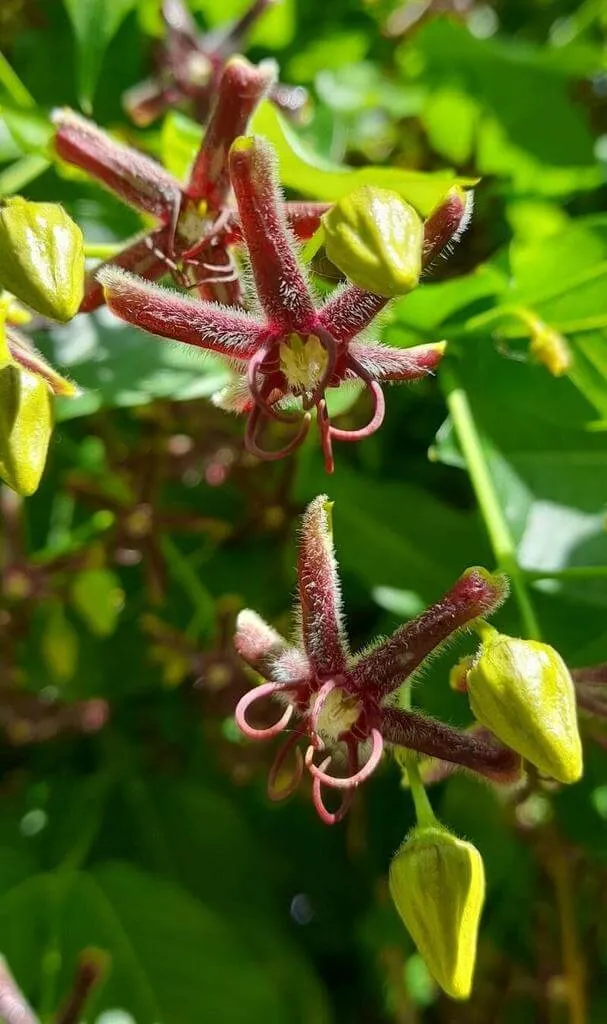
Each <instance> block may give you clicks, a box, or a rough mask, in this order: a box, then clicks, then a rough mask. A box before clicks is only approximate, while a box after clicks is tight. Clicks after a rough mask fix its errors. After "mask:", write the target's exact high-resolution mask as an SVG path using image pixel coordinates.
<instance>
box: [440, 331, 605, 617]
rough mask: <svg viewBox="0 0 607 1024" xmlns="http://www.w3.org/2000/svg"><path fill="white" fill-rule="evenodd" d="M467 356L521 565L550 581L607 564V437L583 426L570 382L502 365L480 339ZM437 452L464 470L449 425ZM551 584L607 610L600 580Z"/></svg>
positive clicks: (465, 365)
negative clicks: (575, 569) (561, 574)
mask: <svg viewBox="0 0 607 1024" xmlns="http://www.w3.org/2000/svg"><path fill="white" fill-rule="evenodd" d="M461 355H462V358H461V367H460V377H461V379H463V380H465V386H466V390H467V392H468V394H469V400H470V404H471V406H472V411H473V414H474V418H475V421H476V423H477V425H478V427H479V431H480V433H481V436H482V438H483V440H484V449H485V456H486V459H487V462H488V465H489V469H490V472H491V477H492V480H493V483H494V486H495V488H496V491H497V494H498V498H499V500H500V504H501V506H502V508H503V510H504V513H505V516H506V519H507V521H508V523H509V525H510V528H511V531H512V534H513V536H514V539H515V541H516V543H517V547H518V558H519V561H520V563H521V565H522V566H523V567H524V568H525V569H527V570H531V571H533V572H536V573H537V572H542V571H545V572H546V573H548V574H550V573H552V572H559V571H561V570H563V569H567V568H570V567H582V566H591V567H593V566H599V565H605V566H607V532H606V531H605V528H604V517H605V511H604V505H605V488H604V485H603V481H604V479H605V476H606V474H607V435H606V434H601V433H591V432H589V431H586V430H584V429H582V428H583V425H584V420H585V419H586V418H587V415H586V416H584V404H583V403H584V400H583V399H582V398H581V396H580V395H579V394H578V393H577V391H576V390H575V388H574V386H573V384H572V383H571V382H570V381H568V380H567V379H566V378H561V379H559V380H556V379H555V378H552V377H550V376H549V375H548V374H547V373H546V372H545V370H543V368H541V367H535V366H531V365H527V364H524V363H520V362H515V361H513V360H508V359H504V358H503V357H501V356H500V355H499V353H497V352H496V350H495V348H494V347H493V346H492V345H490V344H489V345H488V344H487V340H486V339H484V338H482V339H472V338H470V339H468V340H467V341H466V343H465V345H463V346H462V348H461ZM514 410H516V411H514ZM435 453H436V455H437V456H438V457H440V458H441V459H442V460H443V461H444V462H447V463H449V464H451V465H453V464H458V462H459V453H458V452H457V448H456V446H455V445H454V440H453V436H452V433H451V430H450V428H443V429H442V430H441V431H440V432H439V434H438V436H437V443H436V448H435ZM460 464H461V463H460ZM546 587H547V588H548V589H549V590H550V592H555V593H556V592H561V591H562V592H563V593H567V594H572V595H573V594H575V596H576V597H577V598H578V599H582V600H585V601H589V602H592V603H598V604H600V605H603V606H604V605H605V604H607V591H606V588H605V585H604V580H600V579H594V580H591V579H588V580H584V579H582V580H580V581H575V580H566V581H551V582H550V584H547V585H545V586H544V589H546Z"/></svg>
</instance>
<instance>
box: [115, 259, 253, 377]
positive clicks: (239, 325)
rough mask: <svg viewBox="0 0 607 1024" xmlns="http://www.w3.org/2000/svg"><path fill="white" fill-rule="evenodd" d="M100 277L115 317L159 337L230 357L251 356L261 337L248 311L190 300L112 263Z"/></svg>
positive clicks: (245, 357) (244, 357)
mask: <svg viewBox="0 0 607 1024" xmlns="http://www.w3.org/2000/svg"><path fill="white" fill-rule="evenodd" d="M99 281H100V282H101V284H102V285H103V289H104V292H105V299H106V302H107V304H108V306H109V308H110V309H111V310H112V312H113V313H115V314H116V316H119V317H120V318H121V319H122V320H126V321H127V322H128V323H131V324H135V326H136V327H141V328H142V329H143V330H144V331H149V332H150V333H151V334H156V335H159V336H160V337H161V338H171V339H173V340H175V341H183V342H185V344H187V345H195V346H197V347H199V348H204V349H208V350H209V351H211V352H218V353H219V354H220V355H223V356H227V357H228V358H229V359H249V358H250V357H251V356H252V355H253V354H254V353H255V351H256V350H257V348H258V347H259V345H260V344H261V341H262V340H263V334H264V332H263V328H261V327H260V326H259V325H258V324H257V323H256V322H255V320H253V318H252V317H250V316H248V315H247V314H246V313H239V312H233V311H232V310H229V309H226V308H225V307H223V306H219V305H216V304H215V303H213V302H201V301H197V300H195V299H190V298H188V297H187V296H186V295H180V294H179V293H178V292H173V291H170V290H169V289H168V288H160V287H159V286H157V285H153V284H148V283H147V282H146V281H142V280H141V278H138V277H135V276H134V275H133V274H127V273H126V272H125V271H124V270H118V269H117V268H116V267H106V268H105V269H104V270H102V271H100V273H99Z"/></svg>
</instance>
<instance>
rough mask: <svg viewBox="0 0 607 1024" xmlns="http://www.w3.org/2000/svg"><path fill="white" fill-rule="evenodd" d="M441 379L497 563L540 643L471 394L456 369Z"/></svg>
mask: <svg viewBox="0 0 607 1024" xmlns="http://www.w3.org/2000/svg"><path fill="white" fill-rule="evenodd" d="M441 379H442V382H443V385H444V389H445V392H446V399H447V406H448V409H449V412H450V414H451V419H452V421H453V426H454V428H455V433H456V435H457V439H458V441H459V444H460V447H461V449H462V453H463V456H464V459H465V461H466V466H467V468H468V473H469V475H470V480H471V483H472V486H473V488H474V492H475V494H476V498H477V501H478V504H479V507H480V511H481V515H482V517H483V519H484V522H485V527H486V529H487V533H488V534H489V540H490V542H491V546H492V548H493V553H494V555H495V558H496V561H497V564H498V566H499V568H500V569H502V570H503V571H504V572H505V573H507V574H508V576H509V577H510V581H511V583H512V592H513V595H514V598H515V600H516V602H517V604H518V607H519V612H520V615H521V619H522V622H523V626H524V630H525V633H526V635H527V637H529V638H530V639H532V640H539V639H540V637H541V632H540V625H539V622H538V619H537V616H536V613H535V609H534V607H533V603H532V601H531V598H530V596H529V591H528V589H527V580H526V577H525V573H524V572H523V571H522V569H521V568H520V566H519V564H518V561H517V557H516V544H515V542H514V538H513V536H512V534H511V532H510V527H509V526H508V523H507V521H506V517H505V516H504V513H503V510H502V507H501V505H500V503H499V500H498V497H497V494H496V491H495V487H494V486H493V480H492V479H491V473H490V471H489V467H488V465H487V459H486V455H485V451H484V448H483V442H482V438H481V434H480V432H479V429H478V427H477V425H476V422H475V420H474V416H473V414H472V409H471V407H470V402H469V401H468V395H467V394H466V392H465V390H464V388H463V387H462V386H461V384H460V383H459V381H458V379H457V375H456V372H455V370H454V369H453V367H452V366H448V367H445V368H443V370H442V373H441Z"/></svg>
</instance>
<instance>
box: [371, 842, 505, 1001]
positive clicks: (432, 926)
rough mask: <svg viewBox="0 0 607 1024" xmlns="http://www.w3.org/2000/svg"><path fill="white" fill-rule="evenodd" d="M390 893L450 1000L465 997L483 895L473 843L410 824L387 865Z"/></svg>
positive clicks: (480, 864) (479, 861) (480, 863)
mask: <svg viewBox="0 0 607 1024" xmlns="http://www.w3.org/2000/svg"><path fill="white" fill-rule="evenodd" d="M390 892H391V894H392V899H393V900H394V903H395V904H396V909H397V910H398V913H399V914H400V916H401V918H402V920H403V923H404V925H405V927H406V929H407V931H408V932H409V934H410V935H411V938H412V939H413V941H414V942H415V945H416V946H417V948H418V950H419V952H420V953H421V955H422V956H423V958H424V960H425V962H426V965H427V967H428V970H429V971H430V973H431V974H432V975H433V976H434V978H435V979H436V981H437V982H438V984H439V985H440V987H441V988H442V989H444V991H445V992H446V993H447V995H449V996H451V997H452V998H453V999H467V998H468V996H469V995H470V992H471V990H472V978H473V975H474V963H475V959H476V940H477V934H478V926H479V922H480V917H481V912H482V909H483V900H484V898H485V872H484V868H483V860H482V857H481V855H480V853H479V852H478V850H477V849H476V847H475V846H472V844H471V843H467V842H465V841H464V840H463V839H457V837H456V836H453V835H451V833H450V832H448V831H447V830H446V829H444V828H442V827H441V826H439V825H436V826H432V827H426V828H416V829H414V831H413V832H412V833H411V834H410V836H409V837H408V838H407V839H406V840H405V842H404V843H403V845H402V846H401V848H400V850H399V851H398V853H397V854H396V855H395V857H394V858H393V860H392V863H391V865H390Z"/></svg>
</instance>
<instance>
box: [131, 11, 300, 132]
mask: <svg viewBox="0 0 607 1024" xmlns="http://www.w3.org/2000/svg"><path fill="white" fill-rule="evenodd" d="M274 2H275V0H254V2H253V4H252V5H251V7H249V8H248V10H246V11H245V12H244V14H243V15H242V16H241V17H240V18H239V19H238V20H237V21H235V22H234V23H233V24H232V25H229V26H228V27H227V28H225V29H223V30H221V31H219V32H209V33H208V34H206V35H201V34H200V33H199V32H198V30H197V27H196V23H195V21H194V19H193V18H192V16H191V15H190V12H189V11H188V9H187V7H186V6H185V4H184V3H182V0H163V2H162V5H161V16H162V21H163V23H164V29H165V36H164V39H163V40H162V43H161V44H160V45H159V46H158V48H157V52H156V55H155V63H156V74H155V75H154V77H153V78H148V79H146V80H145V81H144V82H140V83H139V84H138V85H135V86H133V88H132V89H129V90H128V92H127V93H126V94H125V96H124V107H125V110H126V111H127V113H128V114H129V115H130V117H131V118H132V119H133V121H134V122H135V124H138V125H141V126H145V125H148V124H151V122H152V121H155V120H156V118H157V117H159V116H160V115H161V114H162V113H164V111H165V110H169V109H171V108H172V107H176V106H181V105H182V104H184V103H185V104H187V105H188V106H190V107H191V109H192V112H193V114H194V116H195V118H196V120H197V121H200V122H203V123H204V122H205V121H206V120H207V118H208V116H209V111H210V109H211V106H212V102H213V98H214V96H215V94H216V92H217V87H218V84H219V80H220V78H221V74H222V71H223V69H224V67H225V65H226V62H227V61H228V60H229V58H230V57H232V56H233V55H234V54H237V53H240V52H241V50H242V43H243V41H244V38H245V37H246V35H247V33H248V32H249V31H250V29H251V28H252V27H253V25H254V24H255V22H256V21H257V20H258V19H259V17H260V16H261V15H262V14H263V13H264V11H266V10H267V9H268V8H269V7H271V6H272V5H273V3H274ZM270 97H271V99H272V101H273V102H274V103H275V104H276V106H277V107H279V109H280V110H282V111H283V112H284V113H286V114H290V115H297V114H299V113H300V112H301V111H302V110H303V109H304V108H305V106H306V103H307V99H308V96H307V93H306V90H305V89H303V88H302V87H301V86H289V85H282V84H280V83H278V82H274V83H273V85H272V87H271V89H270Z"/></svg>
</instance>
